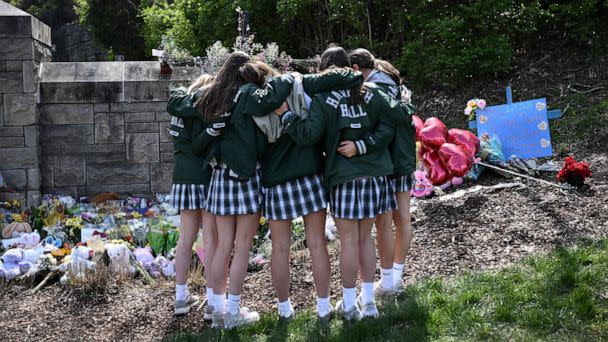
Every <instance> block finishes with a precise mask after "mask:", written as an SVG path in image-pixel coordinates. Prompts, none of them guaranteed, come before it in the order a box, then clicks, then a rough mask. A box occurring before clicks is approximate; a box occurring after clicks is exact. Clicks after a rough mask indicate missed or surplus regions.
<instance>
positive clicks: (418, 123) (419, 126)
mask: <svg viewBox="0 0 608 342" xmlns="http://www.w3.org/2000/svg"><path fill="white" fill-rule="evenodd" d="M412 122H413V124H414V128H415V129H416V140H418V134H420V131H421V130H422V129H423V128H424V121H422V119H421V118H420V117H419V116H418V115H412Z"/></svg>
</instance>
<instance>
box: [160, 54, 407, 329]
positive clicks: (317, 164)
mask: <svg viewBox="0 0 608 342" xmlns="http://www.w3.org/2000/svg"><path fill="white" fill-rule="evenodd" d="M319 69H320V73H318V74H310V75H299V74H286V75H280V74H279V73H278V72H277V71H276V70H274V69H272V68H271V67H269V66H268V65H266V64H265V63H263V62H260V61H254V60H251V59H250V57H249V56H248V55H246V54H244V53H242V52H234V53H232V54H231V55H230V56H229V57H228V59H227V60H226V62H225V63H224V65H223V66H222V68H221V69H220V71H219V72H218V73H217V75H216V76H214V77H212V76H209V75H203V76H201V77H200V78H199V79H198V80H197V81H196V82H195V83H194V84H192V85H191V86H190V88H188V89H186V88H178V89H176V90H173V91H172V92H171V97H170V100H169V103H168V106H167V110H168V112H169V113H170V114H171V115H173V119H172V121H171V127H170V132H169V133H170V134H171V135H172V136H173V139H174V146H175V167H174V174H173V187H172V190H171V200H172V204H173V205H174V206H175V207H176V208H178V209H179V210H180V213H181V231H180V238H179V242H178V246H177V251H176V258H177V259H176V271H177V277H176V301H175V314H176V315H182V314H186V313H188V312H189V310H190V307H192V306H194V305H197V303H198V302H199V298H198V297H197V296H195V295H193V294H190V293H189V292H188V289H187V286H186V280H187V274H188V270H189V267H190V259H191V257H192V244H193V241H194V239H195V236H196V234H197V232H198V228H199V227H200V226H201V225H202V226H203V243H204V248H205V254H206V257H205V261H204V270H205V277H206V283H207V306H206V308H205V312H204V318H205V319H207V320H212V327H215V328H226V329H230V328H233V327H236V326H239V325H243V324H248V323H252V322H255V321H257V320H259V315H258V313H257V312H254V311H250V310H248V309H247V308H246V307H243V306H241V291H242V288H243V281H244V278H245V274H246V272H247V267H248V261H249V251H250V248H251V246H252V241H253V237H254V235H255V234H256V231H257V229H258V226H259V221H260V216H261V215H262V214H263V215H264V217H266V218H267V219H268V222H269V226H270V231H271V239H272V257H271V268H272V272H271V273H272V284H273V286H274V289H275V291H276V295H277V297H278V314H279V317H280V318H281V319H286V320H289V319H291V318H293V317H294V314H295V312H294V309H293V306H292V304H291V302H290V299H289V290H290V270H289V264H290V262H289V251H290V244H291V234H292V232H291V222H292V220H294V219H296V218H298V217H300V216H301V217H303V219H304V224H305V232H306V246H307V247H308V249H309V252H310V259H311V262H312V271H313V278H314V283H315V289H316V292H317V317H318V320H319V321H320V322H322V323H327V322H329V321H330V320H331V319H332V317H333V316H334V315H338V316H339V317H341V318H343V319H345V320H359V319H361V318H363V317H377V316H378V315H379V312H378V309H377V307H376V303H375V297H377V296H392V295H394V294H396V293H398V292H399V291H400V289H402V288H403V280H402V278H403V277H402V273H403V263H404V260H405V256H406V255H407V252H408V249H409V245H410V241H411V238H412V230H411V220H410V216H409V208H410V203H409V200H410V197H409V192H410V188H411V185H412V177H411V174H412V173H413V172H414V170H415V162H416V157H415V141H414V128H413V126H412V119H411V114H412V111H413V107H412V106H411V104H410V103H409V100H408V99H409V95H410V93H409V91H408V90H407V88H405V87H403V86H402V84H401V79H400V77H399V72H398V71H397V70H396V69H395V68H394V67H393V66H392V65H391V64H390V63H388V62H386V61H382V60H378V59H375V58H374V56H373V55H372V54H371V53H370V52H369V51H367V50H364V49H357V50H354V51H352V52H350V53H347V52H346V51H345V50H344V49H343V48H341V47H339V46H332V47H330V48H328V49H327V50H326V51H325V52H324V53H323V54H322V56H321V63H320V66H319ZM328 202H329V203H328ZM328 206H329V209H330V211H331V214H332V215H333V217H334V220H335V222H336V226H337V228H338V232H339V236H340V275H341V280H342V287H343V290H342V292H343V293H342V299H341V300H339V301H338V302H337V303H336V304H335V306H332V305H331V303H330V299H329V289H330V278H331V268H330V260H329V253H328V251H327V246H326V239H325V220H326V215H327V210H328ZM393 221H394V223H395V227H396V234H395V235H393V228H392V227H393ZM374 222H375V225H376V229H377V237H378V251H379V255H380V263H381V268H382V272H381V278H380V281H379V282H377V283H374V279H375V273H376V252H375V248H374V243H373V240H372V238H371V232H372V226H373V225H374ZM358 273H359V274H360V275H361V289H360V291H359V295H358V296H357V289H356V283H357V275H358Z"/></svg>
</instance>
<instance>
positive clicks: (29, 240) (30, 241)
mask: <svg viewBox="0 0 608 342" xmlns="http://www.w3.org/2000/svg"><path fill="white" fill-rule="evenodd" d="M21 241H22V242H23V246H24V247H25V248H34V247H36V246H38V245H39V244H40V234H38V232H33V233H23V234H21Z"/></svg>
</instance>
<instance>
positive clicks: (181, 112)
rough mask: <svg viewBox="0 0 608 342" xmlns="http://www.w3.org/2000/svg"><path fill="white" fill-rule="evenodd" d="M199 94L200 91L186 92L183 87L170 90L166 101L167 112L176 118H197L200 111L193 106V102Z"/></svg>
mask: <svg viewBox="0 0 608 342" xmlns="http://www.w3.org/2000/svg"><path fill="white" fill-rule="evenodd" d="M199 96H200V92H198V91H196V92H192V93H188V89H186V88H185V87H179V88H177V89H173V90H171V92H170V94H169V101H168V102H167V112H168V113H169V114H171V115H173V116H176V117H178V118H182V119H186V118H199V117H200V116H201V113H200V112H199V111H198V109H196V107H194V102H195V101H196V100H197V99H198V97H199Z"/></svg>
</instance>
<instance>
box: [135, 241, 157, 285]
mask: <svg viewBox="0 0 608 342" xmlns="http://www.w3.org/2000/svg"><path fill="white" fill-rule="evenodd" d="M133 255H134V256H135V259H136V260H137V262H138V263H139V264H140V265H141V266H142V267H143V268H144V269H145V270H146V271H147V272H148V273H149V274H150V275H151V276H152V277H154V278H158V277H159V276H160V269H159V267H158V265H157V264H156V260H155V259H154V256H153V255H152V249H151V248H150V247H149V246H148V247H138V248H135V250H134V251H133Z"/></svg>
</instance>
